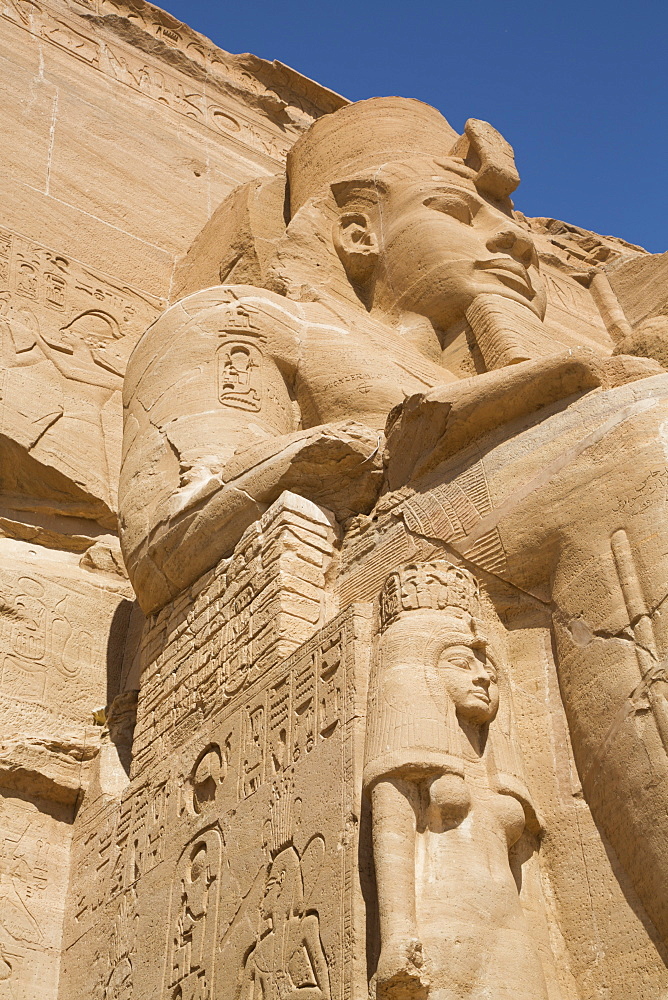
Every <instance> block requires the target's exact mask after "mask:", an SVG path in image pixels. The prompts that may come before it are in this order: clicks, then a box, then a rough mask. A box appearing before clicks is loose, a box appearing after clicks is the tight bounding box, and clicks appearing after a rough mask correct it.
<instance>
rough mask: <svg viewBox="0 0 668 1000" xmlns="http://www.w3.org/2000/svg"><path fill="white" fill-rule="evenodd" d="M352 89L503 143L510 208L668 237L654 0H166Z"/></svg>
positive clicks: (186, 16)
mask: <svg viewBox="0 0 668 1000" xmlns="http://www.w3.org/2000/svg"><path fill="white" fill-rule="evenodd" d="M164 5H165V9H167V10H169V12H170V13H171V14H173V15H174V16H175V17H178V18H180V19H181V20H184V21H186V22H187V23H188V24H190V25H191V27H193V28H195V29H196V30H197V31H201V32H202V33H203V34H205V35H208V36H209V38H211V39H212V40H213V41H214V42H216V44H218V45H219V46H220V47H221V48H224V49H227V50H228V51H229V52H254V53H255V54H256V55H258V56H263V57H264V58H265V59H280V60H281V62H285V63H288V64H289V65H290V66H293V67H294V68H295V69H297V70H299V71H300V72H301V73H304V74H305V75H306V76H310V77H313V78H314V79H316V80H318V81H319V82H320V83H322V84H324V85H325V86H327V87H331V88H332V90H336V91H338V92H339V93H341V94H343V95H344V96H345V97H348V98H349V99H351V100H360V99H362V98H365V97H373V96H377V95H381V94H401V95H403V96H405V97H418V98H420V99H421V100H423V101H427V102H428V103H429V104H433V105H434V106H435V107H437V108H438V109H439V110H440V111H441V112H442V113H443V114H444V115H445V117H446V118H447V119H448V120H449V121H450V123H451V124H452V125H453V127H454V128H456V129H457V130H458V131H461V130H462V128H463V125H464V122H465V121H466V119H467V118H483V119H485V120H487V121H490V122H491V123H492V124H493V125H494V126H495V127H496V128H498V129H499V131H500V132H502V133H503V135H504V136H505V137H506V139H508V141H509V142H511V143H512V145H513V146H514V147H515V154H516V159H517V164H518V167H519V170H520V174H521V176H522V184H521V185H520V187H519V189H518V191H517V192H516V194H515V204H516V207H517V208H519V209H521V210H522V211H523V212H525V213H526V214H527V215H546V216H552V217H554V218H558V219H564V220H566V221H568V222H573V223H575V224H576V225H580V226H583V227H584V228H586V229H593V230H595V231H596V232H599V233H603V234H612V235H615V236H621V237H622V238H623V239H626V240H628V241H629V242H631V243H639V244H640V245H641V246H644V247H645V248H646V249H647V250H651V251H652V252H654V253H659V252H663V251H665V250H668V184H667V180H668V178H667V176H666V175H667V165H666V161H667V160H668V110H667V105H668V3H666V0H636V2H630V0H610V2H608V3H605V2H587V0H580V2H576V0H533V2H531V0H403V2H396V0H386V2H382V0H366V2H365V0H330V2H329V3H318V0H311V2H307V0H282V2H280V0H274V2H269V0H245V2H243V0H241V2H236V3H230V2H225V3H223V2H221V0H164Z"/></svg>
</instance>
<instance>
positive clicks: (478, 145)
mask: <svg viewBox="0 0 668 1000" xmlns="http://www.w3.org/2000/svg"><path fill="white" fill-rule="evenodd" d="M418 156H425V157H430V158H432V159H436V160H446V159H449V158H451V159H453V160H458V161H459V163H460V164H461V165H462V167H464V168H467V169H466V173H467V174H468V176H470V178H471V180H473V182H474V183H475V185H476V187H477V188H479V189H480V190H481V192H483V193H485V194H487V195H489V196H490V197H491V198H494V199H496V200H500V199H503V198H505V197H507V196H508V195H509V194H510V193H511V192H512V191H514V190H515V188H516V187H517V185H518V184H519V175H518V173H517V170H516V168H515V159H514V154H513V149H512V147H511V146H510V144H509V143H508V142H506V140H505V139H504V138H503V136H502V135H500V134H499V133H498V132H497V131H496V129H494V128H492V126H491V125H489V124H488V123H487V122H483V121H478V120H477V119H475V118H470V119H469V120H468V121H467V122H466V125H465V127H464V135H462V136H459V135H458V134H457V133H456V132H455V130H454V129H453V128H452V126H451V125H450V124H449V123H448V122H447V121H446V119H445V118H444V117H443V115H442V114H441V113H440V111H437V110H436V108H432V107H431V106H430V105H428V104H423V102H422V101H416V100H414V99H413V98H408V97H372V98H370V99H369V100H367V101H358V102H357V103H355V104H348V105H346V106H345V107H343V108H340V109H339V110H338V111H336V112H334V114H330V115H323V117H322V118H319V119H318V120H317V121H315V122H314V123H313V125H311V127H310V128H309V129H308V131H307V132H306V133H305V134H304V135H303V136H302V137H301V138H300V139H298V140H297V142H296V143H295V145H294V146H293V147H292V149H291V150H290V152H289V153H288V163H287V174H288V182H289V191H290V200H289V204H290V215H291V217H292V216H294V215H295V214H296V213H297V212H298V211H299V209H300V208H301V207H302V206H303V205H304V204H306V202H307V201H308V200H309V198H311V197H313V196H314V195H315V194H317V193H318V191H320V190H321V189H322V188H323V187H324V186H325V185H329V184H333V183H335V182H337V181H340V180H343V179H344V178H347V177H353V176H355V175H356V174H358V173H360V172H361V171H368V170H369V168H370V167H373V166H376V167H380V166H382V165H383V164H385V163H391V162H393V161H398V160H405V159H409V158H412V157H418Z"/></svg>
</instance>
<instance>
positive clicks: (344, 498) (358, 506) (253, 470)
mask: <svg viewBox="0 0 668 1000" xmlns="http://www.w3.org/2000/svg"><path fill="white" fill-rule="evenodd" d="M381 456H382V436H380V440H379V435H378V434H377V433H376V432H375V431H372V430H370V429H369V428H367V427H364V426H363V425H361V424H354V423H347V424H338V425H323V426H321V427H317V428H313V429H311V430H306V431H299V432H297V433H295V434H290V435H284V436H282V437H277V438H276V439H275V443H274V444H273V447H272V446H270V447H267V445H264V446H262V447H261V448H257V447H256V448H254V449H249V450H248V451H247V452H245V453H240V454H238V455H235V456H234V458H233V459H232V460H231V461H230V462H229V463H228V465H227V466H226V468H225V469H224V470H223V474H222V475H221V476H212V477H211V478H210V479H209V480H208V481H206V482H204V483H203V484H202V485H201V486H200V487H199V489H197V490H193V489H192V488H190V489H189V490H188V491H186V489H184V490H183V491H181V496H179V494H175V495H174V496H173V497H172V500H171V509H170V510H168V511H167V512H166V513H165V514H164V516H162V517H161V518H159V519H158V520H157V523H156V524H155V525H154V527H153V529H152V531H151V534H150V537H149V540H148V544H147V545H146V546H145V548H144V549H143V550H142V551H141V552H139V553H137V554H135V555H134V556H133V555H130V556H129V557H128V559H127V562H128V566H129V568H130V571H131V574H132V577H133V580H134V578H135V577H136V578H137V579H138V580H141V583H142V586H141V588H138V589H140V591H141V593H142V594H143V595H144V599H143V610H144V611H145V612H151V611H154V610H157V608H159V607H160V606H161V605H162V604H164V603H165V602H166V601H167V600H169V599H170V598H173V597H175V596H176V595H177V594H178V593H179V592H181V591H182V590H183V589H185V587H187V586H189V585H190V584H191V583H193V582H194V581H195V580H196V579H197V578H198V577H199V576H200V575H201V574H202V573H204V572H206V570H208V569H210V568H211V567H212V566H214V565H215V564H216V563H217V562H218V561H219V560H220V559H222V558H224V557H226V556H228V555H230V554H231V553H232V551H233V549H234V546H235V545H236V543H237V542H238V541H239V539H240V537H241V535H242V534H243V532H244V531H245V530H246V528H247V527H248V526H249V525H250V524H252V523H253V521H256V520H257V519H258V518H259V517H260V516H261V515H262V513H263V512H264V511H265V510H266V508H267V507H268V506H269V505H270V504H271V503H273V502H274V501H275V500H276V499H277V498H278V497H279V496H280V494H281V493H282V492H283V491H284V490H292V491H293V492H296V493H299V494H301V495H302V496H306V497H308V498H309V499H311V500H313V501H315V502H316V503H320V504H321V505H322V506H324V507H327V508H329V509H330V510H332V512H333V513H334V515H335V516H336V517H337V518H339V519H340V520H343V519H344V518H345V517H348V516H350V515H351V514H355V513H361V512H364V513H365V512H367V511H368V510H370V509H371V506H372V505H373V503H374V501H375V499H376V496H377V493H378V490H379V488H380V476H381V473H380V466H381Z"/></svg>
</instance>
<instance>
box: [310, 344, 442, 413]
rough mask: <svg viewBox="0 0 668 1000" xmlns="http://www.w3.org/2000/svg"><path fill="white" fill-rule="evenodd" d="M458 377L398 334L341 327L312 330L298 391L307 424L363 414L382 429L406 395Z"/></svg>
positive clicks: (423, 390)
mask: <svg viewBox="0 0 668 1000" xmlns="http://www.w3.org/2000/svg"><path fill="white" fill-rule="evenodd" d="M449 381H452V376H451V375H450V373H449V372H447V371H446V370H445V369H444V368H441V367H440V366H439V365H437V364H434V363H433V362H431V361H429V359H427V358H425V357H424V356H423V355H422V354H420V353H419V352H418V351H417V350H415V349H414V348H413V347H412V346H411V345H410V344H404V343H402V342H401V341H400V340H399V339H398V338H393V339H391V340H390V339H389V338H388V339H387V340H386V341H385V342H383V340H382V339H381V337H380V336H370V335H368V334H367V333H366V332H358V331H351V332H347V331H345V330H342V329H338V328H324V329H318V330H310V331H309V337H308V339H307V340H306V342H305V343H304V345H303V349H302V353H301V360H300V363H299V369H298V379H297V386H298V388H297V397H298V402H299V404H300V407H301V410H302V415H303V419H304V422H305V424H309V425H311V424H318V423H325V422H329V421H335V420H346V419H349V420H359V421H361V422H363V423H366V424H368V425H370V426H375V427H378V428H379V429H382V427H383V426H384V424H385V418H386V416H387V414H388V412H389V411H390V410H391V409H392V407H393V406H395V405H396V404H397V403H400V402H401V401H402V400H403V399H405V398H406V396H410V395H412V394H413V393H416V392H425V391H426V390H428V389H430V388H432V386H435V385H439V384H441V383H443V382H449Z"/></svg>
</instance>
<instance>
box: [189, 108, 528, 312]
mask: <svg viewBox="0 0 668 1000" xmlns="http://www.w3.org/2000/svg"><path fill="white" fill-rule="evenodd" d="M414 157H428V158H430V159H432V160H436V161H438V162H439V163H440V164H441V165H443V166H449V167H450V168H451V169H453V170H455V171H456V173H458V174H459V175H460V176H462V177H464V178H466V183H468V184H470V185H471V186H475V188H477V190H479V191H480V193H481V194H483V195H485V196H487V197H489V198H492V199H493V200H495V201H497V202H503V200H504V199H507V197H508V195H509V194H510V193H511V192H512V191H514V190H515V188H516V187H517V185H518V184H519V175H518V173H517V170H516V169H515V160H514V156H513V150H512V146H510V144H509V143H507V142H506V140H505V139H504V138H503V136H502V135H500V134H499V133H498V132H497V131H496V129H494V128H492V126H491V125H488V124H487V122H483V121H478V120H476V119H474V118H470V119H469V120H468V121H467V122H466V125H465V126H464V134H463V135H461V136H459V135H457V133H456V132H455V130H454V129H453V128H452V127H451V126H450V125H449V124H448V122H447V121H446V120H445V118H444V117H443V115H442V114H441V113H440V111H437V110H436V108H432V107H430V106H429V105H428V104H423V102H422V101H416V100H414V99H412V98H407V97H372V98H370V99H369V100H368V101H358V102H357V103H356V104H348V105H346V106H345V107H343V108H340V109H339V110H338V111H335V112H334V113H333V114H328V115H323V117H322V118H318V119H317V121H315V122H314V123H313V124H312V125H311V126H310V127H309V129H308V130H307V131H306V132H305V133H304V135H303V136H302V137H301V138H300V139H298V140H297V142H296V143H295V145H294V146H293V147H292V149H291V150H290V152H289V153H288V160H287V167H286V170H287V188H286V174H285V173H283V174H276V175H274V176H272V177H264V178H255V179H254V180H252V181H248V182H247V183H246V184H242V185H240V186H239V187H238V188H235V190H234V191H233V192H232V193H231V194H230V195H228V197H227V198H226V199H225V201H224V202H223V203H222V204H221V205H219V206H218V208H217V209H216V211H215V212H214V214H213V216H212V217H211V218H210V219H209V221H208V222H207V224H206V225H205V226H204V228H203V229H202V230H201V232H200V233H199V235H198V236H197V238H196V240H195V242H194V243H193V245H192V246H191V247H190V249H189V251H188V253H187V254H186V256H185V257H184V258H183V259H182V260H181V261H180V263H179V265H178V267H177V269H176V271H175V274H174V286H173V294H174V295H175V296H176V298H182V297H183V296H185V295H189V294H191V292H194V291H197V290H198V289H200V288H207V287H209V286H210V285H215V284H218V282H219V281H220V282H234V283H237V284H257V285H261V286H264V287H272V285H271V279H270V278H269V277H268V276H269V274H270V271H271V267H272V262H273V261H274V258H275V254H276V247H277V245H278V243H279V241H280V240H281V238H282V237H283V235H284V234H285V228H286V224H287V223H288V222H289V221H290V220H291V219H293V218H294V216H295V215H296V214H297V213H298V212H299V210H300V209H301V208H303V207H304V206H305V205H306V203H307V202H308V201H309V199H311V198H314V197H315V196H316V195H321V194H323V193H326V191H327V190H328V189H331V188H332V186H333V185H336V184H337V183H339V182H343V181H348V180H350V179H354V178H357V177H360V176H364V177H366V178H368V176H369V172H370V171H374V170H377V169H379V168H381V167H382V166H383V165H384V164H388V163H393V162H400V161H404V160H407V159H412V158H414ZM505 207H506V208H507V207H509V206H508V205H507V204H506V206H505ZM267 282H269V284H267Z"/></svg>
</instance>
